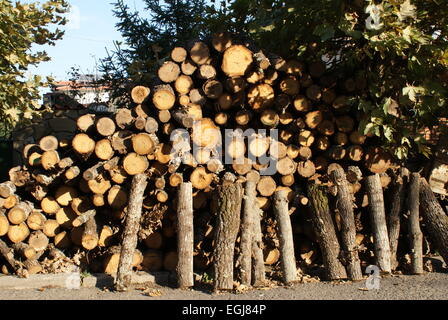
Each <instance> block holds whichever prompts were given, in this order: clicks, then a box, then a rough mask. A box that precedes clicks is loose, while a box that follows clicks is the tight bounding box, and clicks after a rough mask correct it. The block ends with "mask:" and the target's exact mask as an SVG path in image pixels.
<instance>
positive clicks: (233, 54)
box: [221, 45, 253, 77]
mask: <svg viewBox="0 0 448 320" xmlns="http://www.w3.org/2000/svg"><path fill="white" fill-rule="evenodd" d="M252 62H253V53H252V51H250V50H249V49H248V48H247V47H246V46H243V45H232V46H230V47H229V48H228V49H226V51H225V52H224V55H223V58H222V66H221V70H222V71H223V72H224V73H225V74H226V75H227V76H229V77H241V76H244V75H245V73H246V72H247V71H248V70H249V67H250V65H251V64H252Z"/></svg>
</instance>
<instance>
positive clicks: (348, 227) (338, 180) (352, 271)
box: [331, 168, 363, 281]
mask: <svg viewBox="0 0 448 320" xmlns="http://www.w3.org/2000/svg"><path fill="white" fill-rule="evenodd" d="M331 179H332V181H333V183H334V184H335V185H336V186H337V200H336V201H337V202H336V206H337V208H338V211H339V215H340V217H341V222H342V237H341V238H342V250H343V254H344V261H345V265H346V269H347V274H348V277H349V279H350V280H352V281H360V280H362V279H363V275H362V271H361V264H360V259H359V255H358V249H357V245H356V227H355V216H354V212H353V202H352V195H351V193H350V190H349V186H348V182H347V179H346V177H345V173H344V170H343V169H342V168H337V169H335V170H333V171H332V172H331Z"/></svg>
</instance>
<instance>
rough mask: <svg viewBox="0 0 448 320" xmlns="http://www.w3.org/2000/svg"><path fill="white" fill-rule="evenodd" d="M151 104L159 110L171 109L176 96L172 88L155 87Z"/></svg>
mask: <svg viewBox="0 0 448 320" xmlns="http://www.w3.org/2000/svg"><path fill="white" fill-rule="evenodd" d="M152 102H153V103H154V106H155V107H156V108H157V109H159V110H169V109H171V108H172V107H173V106H174V104H175V103H176V95H175V93H174V90H173V88H172V87H171V86H170V85H168V84H165V85H160V86H157V87H155V88H154V94H153V97H152Z"/></svg>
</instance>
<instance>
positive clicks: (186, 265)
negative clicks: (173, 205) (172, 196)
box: [176, 182, 194, 288]
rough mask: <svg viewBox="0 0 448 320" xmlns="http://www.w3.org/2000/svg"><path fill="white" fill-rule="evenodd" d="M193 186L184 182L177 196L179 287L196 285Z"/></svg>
mask: <svg viewBox="0 0 448 320" xmlns="http://www.w3.org/2000/svg"><path fill="white" fill-rule="evenodd" d="M193 247H194V243H193V186H192V184H191V183H190V182H188V183H182V184H181V185H180V187H179V193H178V198H177V250H178V255H179V258H178V262H177V267H176V272H177V281H178V286H179V288H189V287H193V286H194V275H193V250H194V248H193Z"/></svg>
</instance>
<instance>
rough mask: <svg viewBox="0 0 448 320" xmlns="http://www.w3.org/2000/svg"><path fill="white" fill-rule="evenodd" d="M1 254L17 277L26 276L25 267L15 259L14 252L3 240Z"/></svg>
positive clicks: (0, 248) (0, 245)
mask: <svg viewBox="0 0 448 320" xmlns="http://www.w3.org/2000/svg"><path fill="white" fill-rule="evenodd" d="M0 254H1V255H2V256H3V258H4V259H5V261H6V262H7V263H8V264H9V266H10V267H11V268H12V270H14V272H15V273H16V274H17V275H19V276H24V274H23V273H22V269H23V265H22V264H21V263H20V262H19V261H17V260H16V259H15V257H14V250H12V249H11V248H9V247H8V245H7V244H6V243H5V242H4V241H3V240H0Z"/></svg>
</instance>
